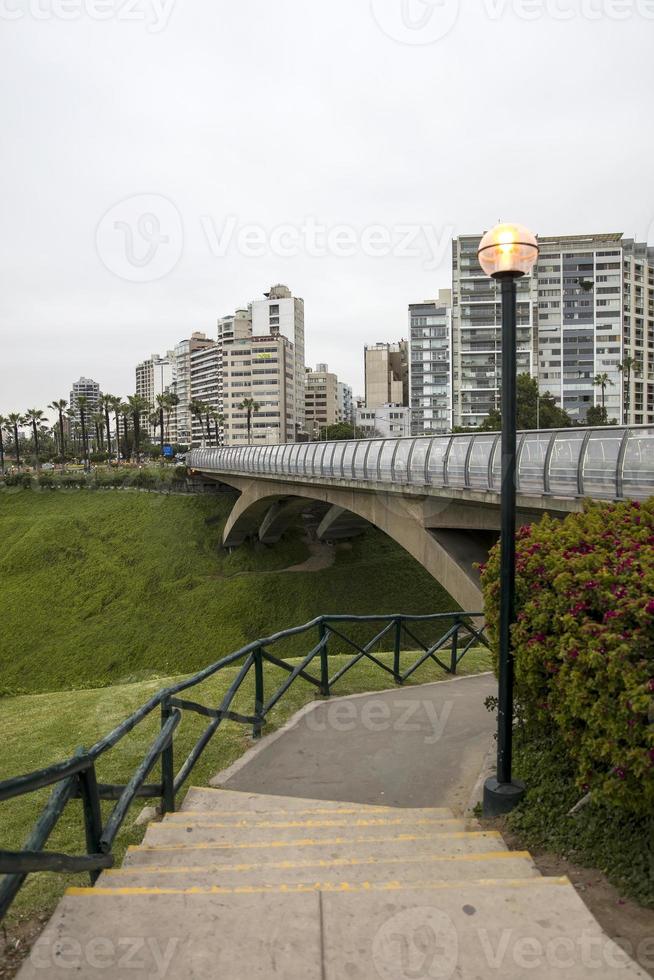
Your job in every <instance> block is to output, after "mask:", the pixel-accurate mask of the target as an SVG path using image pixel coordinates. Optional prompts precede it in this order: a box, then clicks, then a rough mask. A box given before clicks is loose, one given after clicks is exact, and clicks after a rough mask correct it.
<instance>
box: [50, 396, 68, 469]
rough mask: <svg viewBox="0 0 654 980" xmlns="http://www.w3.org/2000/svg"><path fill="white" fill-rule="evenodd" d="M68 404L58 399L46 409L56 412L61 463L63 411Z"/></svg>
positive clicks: (62, 455)
mask: <svg viewBox="0 0 654 980" xmlns="http://www.w3.org/2000/svg"><path fill="white" fill-rule="evenodd" d="M67 405H68V402H67V401H66V399H65V398H60V399H59V400H58V401H53V402H50V404H49V405H48V408H51V409H52V411H53V412H56V413H57V415H58V416H59V451H60V453H61V462H62V463H63V461H64V451H65V450H64V411H65V409H66V406H67Z"/></svg>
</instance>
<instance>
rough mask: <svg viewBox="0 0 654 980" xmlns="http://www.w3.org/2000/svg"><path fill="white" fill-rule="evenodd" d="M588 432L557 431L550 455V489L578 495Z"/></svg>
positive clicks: (566, 494)
mask: <svg viewBox="0 0 654 980" xmlns="http://www.w3.org/2000/svg"><path fill="white" fill-rule="evenodd" d="M585 436H586V433H585V432H584V431H583V430H582V431H580V432H570V431H569V430H566V431H565V432H557V433H556V435H555V436H554V445H553V448H552V455H551V457H550V491H551V492H552V493H560V494H564V495H565V496H573V497H574V496H576V495H577V493H578V486H579V482H578V467H579V454H580V452H581V449H582V446H583V443H584V439H585Z"/></svg>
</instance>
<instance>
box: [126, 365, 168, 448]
mask: <svg viewBox="0 0 654 980" xmlns="http://www.w3.org/2000/svg"><path fill="white" fill-rule="evenodd" d="M174 375H175V353H174V351H171V350H169V351H167V352H166V353H165V354H164V355H163V356H161V355H159V354H152V355H151V356H150V357H148V358H147V360H145V361H142V362H141V364H137V365H136V388H135V391H136V394H137V395H139V396H140V397H141V398H145V400H146V401H147V402H148V404H149V405H150V406H152V410H153V411H154V409H155V408H156V399H157V395H163V394H165V393H166V392H169V391H172V390H173V381H174ZM167 415H170V425H169V426H168V425H167V426H166V439H173V441H174V437H173V431H174V415H175V413H174V411H173V412H170V413H167ZM168 430H170V431H168ZM148 431H149V433H150V436H151V437H154V436H155V435H156V428H155V427H154V426H152V425H149V422H148Z"/></svg>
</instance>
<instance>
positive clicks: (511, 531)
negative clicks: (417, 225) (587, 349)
mask: <svg viewBox="0 0 654 980" xmlns="http://www.w3.org/2000/svg"><path fill="white" fill-rule="evenodd" d="M521 275H522V273H516V272H500V273H496V274H495V276H494V278H496V279H498V280H499V282H500V285H501V288H502V499H501V523H500V528H501V531H500V627H499V692H498V695H499V696H498V719H497V776H496V777H495V776H493V777H491V778H489V779H487V780H486V784H485V786H484V815H485V816H489V817H493V816H498V815H499V814H502V813H508V812H509V811H510V810H512V809H513V807H514V806H515V805H516V803H518V801H519V800H520V798H521V796H522V795H523V793H524V785H523V784H522V783H520V782H518V781H517V780H515V781H514V780H512V778H511V767H512V756H513V744H512V743H513V651H512V649H511V626H512V624H513V622H514V620H515V524H516V520H515V508H516V415H517V397H516V388H517V380H516V295H517V289H516V280H517V279H519V278H520V276H521Z"/></svg>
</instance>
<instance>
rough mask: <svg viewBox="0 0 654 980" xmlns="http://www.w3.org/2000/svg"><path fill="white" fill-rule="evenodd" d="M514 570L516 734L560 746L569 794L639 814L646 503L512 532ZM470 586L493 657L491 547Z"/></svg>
mask: <svg viewBox="0 0 654 980" xmlns="http://www.w3.org/2000/svg"><path fill="white" fill-rule="evenodd" d="M516 571H517V585H516V618H517V622H516V625H515V626H514V628H513V646H514V652H515V676H516V701H517V708H518V713H519V717H520V719H521V721H522V722H523V723H524V725H525V729H526V732H527V734H528V735H529V733H531V734H532V735H533V736H535V735H536V734H540V735H542V734H543V733H547V732H550V733H551V734H552V735H554V736H555V737H557V738H558V739H559V740H560V744H561V748H562V751H563V752H565V753H567V755H568V756H569V758H570V759H571V761H572V763H573V765H574V770H575V775H576V780H577V785H578V786H579V788H580V790H582V791H592V793H593V796H594V797H595V798H597V799H598V800H599V799H601V800H604V801H605V802H608V803H611V804H613V805H618V806H620V807H621V808H623V809H625V810H628V811H631V812H634V813H645V812H648V811H651V810H652V808H653V807H654V498H652V499H650V500H649V501H647V502H646V503H644V504H639V503H637V502H628V503H620V504H609V505H599V504H589V505H587V507H586V509H585V511H584V512H583V513H582V514H570V515H569V516H568V517H566V519H565V520H564V521H558V520H555V519H553V518H550V517H547V516H546V517H544V518H543V520H542V521H541V522H540V523H538V524H535V525H532V526H531V527H523V528H521V529H520V531H519V532H518V541H517V554H516ZM482 588H483V592H484V599H485V607H486V615H487V617H488V624H489V634H490V637H491V641H492V643H493V647H494V649H495V650H496V649H497V627H498V618H499V604H498V600H499V589H500V585H499V546H496V547H495V548H494V549H493V551H492V552H491V555H490V558H489V561H488V564H487V565H486V566H485V568H483V569H482Z"/></svg>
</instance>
